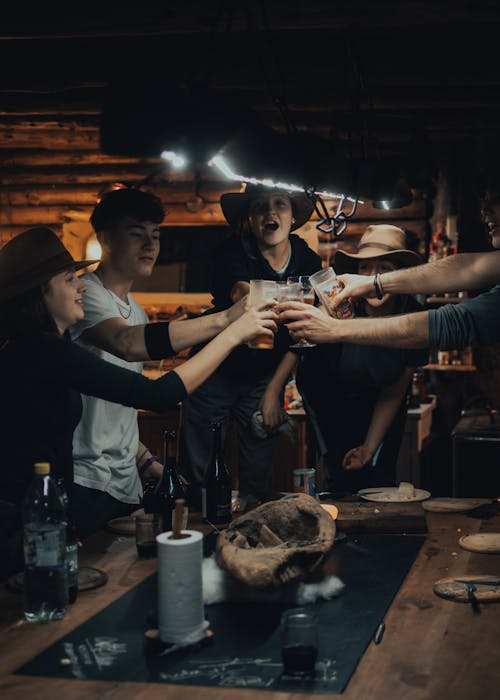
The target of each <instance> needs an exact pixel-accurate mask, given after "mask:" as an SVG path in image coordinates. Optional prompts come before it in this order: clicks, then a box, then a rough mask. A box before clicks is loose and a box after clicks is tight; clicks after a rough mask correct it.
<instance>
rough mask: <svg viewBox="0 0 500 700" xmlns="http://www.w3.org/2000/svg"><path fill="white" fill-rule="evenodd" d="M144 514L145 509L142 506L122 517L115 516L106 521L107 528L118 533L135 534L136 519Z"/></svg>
mask: <svg viewBox="0 0 500 700" xmlns="http://www.w3.org/2000/svg"><path fill="white" fill-rule="evenodd" d="M140 514H144V510H143V509H142V508H140V509H139V510H136V511H134V512H133V513H131V514H130V515H124V516H123V517H121V518H113V520H109V521H108V522H107V523H106V529H107V530H110V532H114V533H115V534H116V535H130V536H132V535H135V519H136V517H137V516H138V515H140Z"/></svg>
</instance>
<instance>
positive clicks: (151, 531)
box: [135, 513, 159, 557]
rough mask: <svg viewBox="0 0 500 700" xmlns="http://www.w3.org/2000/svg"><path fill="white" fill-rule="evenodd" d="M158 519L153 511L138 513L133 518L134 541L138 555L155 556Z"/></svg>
mask: <svg viewBox="0 0 500 700" xmlns="http://www.w3.org/2000/svg"><path fill="white" fill-rule="evenodd" d="M158 531H159V528H158V519H157V517H156V516H155V515H154V514H153V513H140V514H139V515H137V516H136V518H135V543H136V545H137V555H138V556H139V557H156V535H157V534H158Z"/></svg>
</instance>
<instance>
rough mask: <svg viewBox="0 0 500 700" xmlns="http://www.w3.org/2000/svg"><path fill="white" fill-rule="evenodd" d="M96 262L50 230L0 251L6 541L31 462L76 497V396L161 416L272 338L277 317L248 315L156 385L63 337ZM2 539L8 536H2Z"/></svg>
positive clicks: (14, 527)
mask: <svg viewBox="0 0 500 700" xmlns="http://www.w3.org/2000/svg"><path fill="white" fill-rule="evenodd" d="M94 262H95V261H93V260H83V261H75V260H73V258H72V256H71V255H70V253H69V252H68V251H67V250H66V248H65V247H64V245H63V244H62V243H61V241H60V240H59V238H58V237H57V236H56V234H55V233H53V232H52V231H51V230H50V229H48V228H34V229H30V230H29V231H25V232H24V233H21V234H20V235H19V236H17V237H15V238H14V239H13V240H11V241H10V242H9V243H7V244H6V245H5V246H4V247H3V248H2V250H0V385H1V386H2V400H1V401H0V442H1V445H2V462H1V468H0V493H1V494H2V500H3V502H4V506H5V508H4V510H3V513H4V514H5V513H6V512H8V511H9V508H8V505H9V504H11V509H10V512H11V513H12V514H13V517H12V518H11V519H10V530H11V532H10V534H13V533H15V532H17V533H19V527H20V519H19V506H20V503H21V501H22V498H23V494H24V492H25V489H26V486H27V484H28V482H29V481H30V479H31V476H32V470H33V463H34V462H37V461H40V460H45V459H48V460H49V461H50V462H51V463H52V471H53V473H54V474H55V475H56V476H59V477H63V478H64V479H65V482H66V484H67V487H68V491H69V495H70V497H71V485H72V481H73V463H72V437H73V430H74V428H75V426H76V425H77V423H78V421H79V418H80V414H81V410H82V403H81V396H80V394H88V395H91V396H98V397H101V398H104V399H107V400H108V401H113V402H115V403H122V404H124V405H128V406H135V407H137V408H146V409H150V410H153V411H158V412H160V411H163V410H165V409H166V408H169V407H172V406H176V405H177V403H178V402H179V401H181V400H182V399H183V398H184V397H185V396H186V395H187V394H189V393H190V392H192V391H194V389H196V387H197V386H198V385H199V384H200V383H201V382H203V381H204V380H205V379H206V378H207V376H208V375H209V374H210V373H211V372H212V371H213V370H214V369H215V368H216V367H217V365H218V364H219V363H220V362H221V361H222V360H223V359H224V358H225V357H227V355H228V354H229V353H230V351H231V350H232V349H233V348H235V347H236V346H238V345H239V344H240V343H242V342H245V341H246V340H248V339H250V338H253V337H254V336H256V335H258V334H259V333H264V334H271V333H272V332H273V331H274V330H275V329H276V324H275V321H274V319H275V318H276V315H275V313H274V312H273V311H270V310H258V311H255V310H252V309H251V310H250V311H248V312H246V313H245V314H243V316H241V317H240V318H239V319H238V320H237V321H235V322H234V323H232V324H231V325H230V326H228V327H227V328H226V329H225V330H224V331H222V332H221V333H220V334H219V335H218V336H217V337H216V338H215V339H214V340H212V341H211V342H210V343H209V344H208V345H207V346H206V347H205V349H204V350H203V351H202V352H200V353H199V355H197V357H196V358H194V359H192V360H191V361H189V362H186V363H185V364H183V365H182V367H179V368H178V369H176V370H175V371H172V372H169V373H168V374H166V375H164V376H163V377H161V378H160V379H158V380H156V381H151V380H149V379H147V378H146V377H144V376H142V375H141V374H138V373H136V372H131V371H128V370H125V369H123V368H120V367H117V366H115V365H112V364H110V363H108V362H105V361H103V360H101V359H100V358H98V357H97V356H96V355H94V353H92V352H89V351H88V350H86V349H84V348H82V347H80V346H78V345H76V344H73V343H72V342H71V341H70V339H69V336H68V334H67V329H68V328H69V327H70V326H71V325H72V324H74V323H75V322H76V321H78V320H79V319H81V318H82V317H83V305H82V295H83V294H84V292H85V285H84V284H83V283H82V282H81V280H80V279H79V278H78V277H77V276H76V275H75V271H77V270H79V269H81V268H83V267H86V266H88V265H91V264H93V263H94ZM5 503H6V504H7V505H5ZM76 526H77V528H78V523H76ZM2 533H3V534H2V537H3V538H5V537H6V536H8V535H9V533H8V532H6V530H5V528H4V529H3V531H2ZM3 546H4V547H5V546H6V544H5V540H4V542H3ZM5 559H6V557H5V556H4V557H2V561H3V562H4V563H5ZM20 563H21V562H19V561H17V564H18V565H19V564H20Z"/></svg>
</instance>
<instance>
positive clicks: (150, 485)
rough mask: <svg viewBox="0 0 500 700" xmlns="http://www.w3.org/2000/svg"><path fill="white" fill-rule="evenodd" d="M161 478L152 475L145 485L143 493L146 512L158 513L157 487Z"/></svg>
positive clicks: (143, 504) (143, 505)
mask: <svg viewBox="0 0 500 700" xmlns="http://www.w3.org/2000/svg"><path fill="white" fill-rule="evenodd" d="M158 483H159V479H157V478H156V477H154V476H152V477H150V478H149V479H148V480H147V481H146V484H145V485H144V493H143V494H142V507H143V508H144V512H145V513H156V512H157V506H156V489H157V487H158Z"/></svg>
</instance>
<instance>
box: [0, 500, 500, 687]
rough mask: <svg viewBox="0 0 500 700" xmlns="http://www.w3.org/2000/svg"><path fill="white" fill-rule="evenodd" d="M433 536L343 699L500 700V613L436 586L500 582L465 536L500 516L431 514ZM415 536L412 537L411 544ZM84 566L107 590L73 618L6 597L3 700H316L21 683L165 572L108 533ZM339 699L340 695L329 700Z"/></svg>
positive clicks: (1, 614)
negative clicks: (71, 636) (31, 666)
mask: <svg viewBox="0 0 500 700" xmlns="http://www.w3.org/2000/svg"><path fill="white" fill-rule="evenodd" d="M426 517H427V524H428V529H429V533H428V536H427V540H426V543H425V544H424V545H423V547H422V548H421V550H420V554H419V556H418V558H417V559H416V561H415V563H414V565H413V567H412V569H411V570H410V573H409V575H408V577H407V578H406V580H405V581H404V583H403V585H402V587H401V589H400V590H399V593H398V594H397V596H396V597H395V599H394V601H393V603H392V605H391V607H390V609H389V611H388V613H387V615H386V617H385V624H386V630H385V634H384V637H383V639H382V642H381V643H380V644H379V645H375V644H374V643H371V644H370V645H369V647H368V649H367V650H366V652H365V654H364V655H363V657H362V658H361V660H360V663H359V665H358V667H357V669H356V671H355V673H354V675H353V676H352V678H351V680H350V682H349V684H348V686H347V688H346V690H345V692H344V693H343V694H342V695H339V696H335V697H339V698H342V699H343V700H361V699H362V700H403V699H404V700H424V699H425V700H429V699H431V700H447V699H448V698H449V699H450V700H451V699H453V700H476V698H477V699H480V700H497V698H498V697H500V643H499V641H500V604H498V603H497V604H490V605H481V613H480V614H474V613H473V612H472V610H471V608H470V606H469V605H466V604H460V603H454V602H450V601H446V600H442V599H441V598H438V597H437V596H436V595H435V594H434V593H433V591H432V585H433V584H434V582H435V581H436V580H437V579H440V578H444V577H447V576H458V577H459V576H460V575H463V574H466V573H481V574H495V575H498V574H499V573H500V558H499V555H486V554H476V553H472V552H467V551H465V550H462V549H461V548H460V547H459V545H458V539H459V537H460V536H461V535H464V534H471V533H474V532H478V531H479V530H481V531H483V532H494V531H495V532H498V531H500V516H498V515H497V516H495V517H494V518H492V519H491V520H488V521H483V522H482V521H479V520H474V519H472V518H467V517H466V516H464V515H460V514H458V515H457V514H453V515H451V514H446V515H441V514H439V515H438V514H435V513H427V514H426ZM408 537H411V535H408ZM81 564H82V565H86V566H96V567H98V568H101V569H104V570H105V571H107V573H108V575H109V582H108V584H107V585H106V586H105V587H103V588H100V589H96V590H94V591H87V592H85V593H82V594H80V595H79V597H78V600H77V602H76V604H75V605H74V606H73V607H71V608H70V610H69V612H68V614H67V615H66V618H65V619H64V620H61V621H59V622H54V623H50V624H47V625H40V626H38V625H29V624H27V623H24V622H23V621H22V618H21V614H22V598H21V596H19V595H15V594H12V593H9V592H8V591H6V590H5V588H3V589H2V590H1V592H0V633H1V634H0V697H2V698H3V699H5V700H7V699H8V700H11V699H12V700H13V699H15V698H19V699H20V700H21V699H22V700H26V698H35V699H36V700H38V699H41V700H42V699H44V698H47V699H48V698H50V699H51V700H53V698H54V697H60V698H64V699H65V698H71V700H79V699H80V698H82V699H83V698H85V700H88V699H89V698H106V700H115V699H116V700H124V699H129V698H130V699H133V700H143V699H145V698H148V700H154V699H155V698H162V699H165V698H166V699H169V698H170V699H173V698H175V699H176V700H177V699H178V700H192V698H193V697H198V698H200V699H201V700H230V699H233V698H235V699H236V700H256V699H257V698H262V700H266V698H269V699H270V700H271V698H272V700H292V698H297V700H298V699H299V698H303V699H304V700H306V699H309V700H314V699H315V698H318V697H321V696H318V695H292V694H289V693H283V692H280V693H273V692H266V691H256V690H239V689H234V688H228V689H221V688H215V687H212V688H200V687H196V688H193V687H186V686H171V685H165V684H147V683H118V682H104V681H79V680H71V681H68V680H64V679H57V678H38V677H29V676H15V675H12V672H13V671H14V670H16V669H18V668H19V667H20V666H21V665H22V664H24V663H25V662H26V661H28V660H29V659H31V658H33V657H34V656H35V655H36V654H38V653H39V652H40V651H42V650H43V649H45V648H46V647H48V646H49V645H51V644H52V643H53V642H55V641H56V640H57V639H58V638H60V637H61V636H63V635H65V634H66V633H68V632H69V631H70V630H72V629H73V628H75V627H77V626H78V625H80V624H81V623H82V622H84V621H85V620H87V619H88V618H89V617H90V616H91V615H93V614H95V613H96V612H98V611H99V610H101V609H102V608H104V607H106V606H107V605H109V604H110V603H111V602H112V601H113V600H115V599H116V598H118V597H119V596H120V595H122V594H123V593H124V592H126V591H128V590H129V589H130V588H132V587H133V586H135V585H136V584H137V583H139V582H140V581H142V580H143V579H144V578H146V577H147V576H148V575H150V574H151V573H152V572H154V570H155V568H156V561H155V560H138V559H137V557H136V552H135V545H134V541H133V539H131V538H125V537H116V536H113V535H108V534H106V533H103V534H100V535H98V536H95V537H94V538H92V539H90V540H88V542H87V543H86V546H85V549H84V551H83V552H82V555H81ZM329 697H333V696H331V695H330V696H329Z"/></svg>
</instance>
